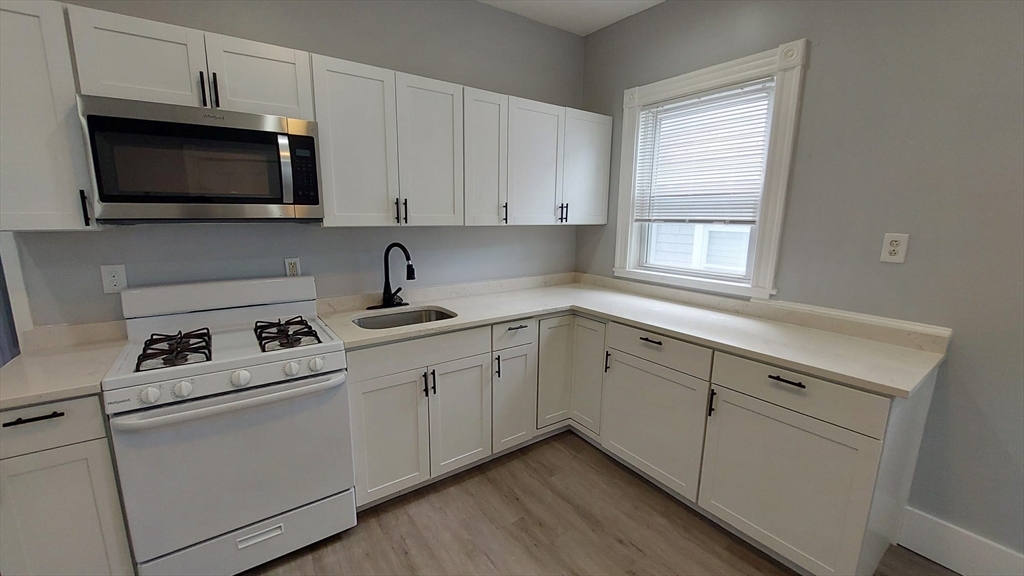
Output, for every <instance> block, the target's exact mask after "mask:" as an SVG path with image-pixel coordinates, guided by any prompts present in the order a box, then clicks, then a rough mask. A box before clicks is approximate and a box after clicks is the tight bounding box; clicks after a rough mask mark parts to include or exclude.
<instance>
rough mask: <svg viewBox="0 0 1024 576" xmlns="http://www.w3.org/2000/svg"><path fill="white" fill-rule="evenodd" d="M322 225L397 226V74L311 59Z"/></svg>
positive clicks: (325, 58)
mask: <svg viewBox="0 0 1024 576" xmlns="http://www.w3.org/2000/svg"><path fill="white" fill-rule="evenodd" d="M313 90H314V93H315V95H316V120H317V124H318V128H319V137H320V157H321V158H323V162H322V163H321V164H320V173H321V176H322V177H323V191H324V208H325V209H324V225H325V226H397V225H398V218H397V217H398V212H397V207H396V205H395V202H396V201H397V200H398V119H397V113H398V112H397V110H396V109H395V73H394V71H392V70H385V69H383V68H375V67H373V66H367V65H365V64H357V63H355V62H346V61H345V60H338V59H336V58H328V57H326V56H320V55H319V54H314V55H313Z"/></svg>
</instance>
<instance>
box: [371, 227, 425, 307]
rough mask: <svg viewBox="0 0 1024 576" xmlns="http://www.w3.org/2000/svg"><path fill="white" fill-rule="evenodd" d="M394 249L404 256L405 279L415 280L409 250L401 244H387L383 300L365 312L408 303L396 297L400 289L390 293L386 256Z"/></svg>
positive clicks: (389, 272) (389, 274)
mask: <svg viewBox="0 0 1024 576" xmlns="http://www.w3.org/2000/svg"><path fill="white" fill-rule="evenodd" d="M394 248H398V249H399V250H401V251H402V254H405V279H406V280H415V279H416V269H415V268H413V267H412V256H410V255H409V250H408V249H407V248H406V247H405V246H403V245H402V243H401V242H392V243H391V244H388V247H387V248H385V249H384V299H383V302H381V303H380V304H378V305H376V306H370V307H369V308H367V310H376V309H378V308H394V307H395V306H406V305H408V302H403V301H402V297H401V296H399V295H398V293H399V292H401V291H402V288H401V287H399V288H398V290H395V291H394V292H392V291H391V266H389V261H388V256H390V255H391V250H392V249H394Z"/></svg>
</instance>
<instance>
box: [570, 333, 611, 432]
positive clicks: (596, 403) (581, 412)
mask: <svg viewBox="0 0 1024 576" xmlns="http://www.w3.org/2000/svg"><path fill="white" fill-rule="evenodd" d="M604 334H605V325H604V324H603V323H601V322H596V321H594V320H590V319H589V318H582V317H580V316H576V317H575V318H574V320H573V338H572V419H573V420H575V421H576V423H577V424H580V425H581V426H585V427H586V428H587V429H588V430H590V431H591V432H593V433H594V434H600V433H601V382H602V378H603V372H604V367H605V349H604Z"/></svg>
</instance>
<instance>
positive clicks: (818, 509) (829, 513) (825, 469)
mask: <svg viewBox="0 0 1024 576" xmlns="http://www.w3.org/2000/svg"><path fill="white" fill-rule="evenodd" d="M713 392H714V395H713V396H712V399H711V402H712V407H713V409H714V410H713V412H711V414H710V416H708V419H707V437H706V440H705V447H704V466H703V470H702V472H701V486H700V497H699V499H698V503H699V504H700V506H701V507H703V508H705V509H706V510H708V511H710V512H711V513H712V514H714V515H715V516H717V517H718V518H721V519H722V520H724V521H725V522H728V523H729V524H731V525H733V526H734V527H736V528H737V529H739V530H740V531H742V532H743V533H745V534H747V535H748V536H750V537H751V538H754V539H755V540H757V541H759V542H761V543H762V544H764V545H766V546H768V547H769V548H771V549H773V550H775V551H776V552H778V553H780V554H782V555H783V556H785V557H786V558H789V559H790V560H792V561H794V562H796V563H797V564H799V565H800V566H802V567H803V568H805V569H807V570H808V571H810V572H812V573H814V574H854V573H856V572H857V567H858V566H857V563H858V558H859V556H860V553H861V543H862V542H863V535H864V528H865V525H866V523H867V520H868V512H869V509H870V508H871V499H872V493H873V491H874V485H875V476H876V473H877V471H878V463H879V456H880V454H881V449H882V442H881V441H879V440H875V439H873V438H869V437H867V436H863V435H861V434H858V433H856V432H852V431H850V430H846V429H844V428H840V427H838V426H834V425H832V424H828V423H826V422H823V421H821V420H818V419H815V418H811V417H809V416H805V415H803V414H800V413H798V412H794V411H792V410H788V409H786V408H782V407H780V406H776V405H774V404H769V403H768V402H765V401H762V400H759V399H757V398H754V397H751V396H747V395H745V394H740V393H739V392H734V391H732V390H729V389H727V388H723V387H721V386H718V385H715V386H714V387H713Z"/></svg>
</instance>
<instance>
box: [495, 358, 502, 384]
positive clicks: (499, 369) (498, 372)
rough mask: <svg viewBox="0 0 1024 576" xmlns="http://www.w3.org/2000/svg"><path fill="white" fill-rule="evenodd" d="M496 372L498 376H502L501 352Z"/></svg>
mask: <svg viewBox="0 0 1024 576" xmlns="http://www.w3.org/2000/svg"><path fill="white" fill-rule="evenodd" d="M495 374H497V375H498V378H501V354H498V371H497V372H495Z"/></svg>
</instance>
